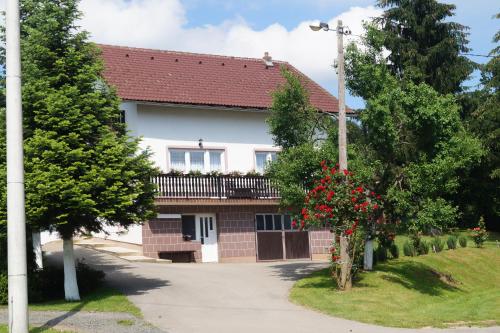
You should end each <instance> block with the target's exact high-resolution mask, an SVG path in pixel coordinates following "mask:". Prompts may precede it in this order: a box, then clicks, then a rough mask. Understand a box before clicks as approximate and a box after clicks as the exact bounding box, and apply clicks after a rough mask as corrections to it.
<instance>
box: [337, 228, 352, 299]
mask: <svg viewBox="0 0 500 333" xmlns="http://www.w3.org/2000/svg"><path fill="white" fill-rule="evenodd" d="M340 261H341V264H340V286H339V287H340V289H342V290H351V288H352V279H351V258H350V256H349V241H348V239H347V237H345V236H340Z"/></svg>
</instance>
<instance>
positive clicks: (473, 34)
mask: <svg viewBox="0 0 500 333" xmlns="http://www.w3.org/2000/svg"><path fill="white" fill-rule="evenodd" d="M182 3H183V4H184V6H185V8H186V17H187V24H186V25H187V26H188V27H197V26H203V25H206V24H210V25H217V24H220V23H221V22H223V21H227V20H234V19H242V20H244V21H245V22H246V23H247V24H249V25H250V26H251V27H252V28H254V29H256V30H260V29H265V28H266V27H267V26H269V25H271V24H273V23H276V22H278V23H280V24H281V25H283V26H284V27H286V28H287V29H293V28H294V27H295V26H297V24H299V23H300V22H302V21H305V20H321V19H329V18H331V17H335V16H337V15H339V14H340V13H343V12H345V11H347V10H349V8H351V7H353V6H360V7H367V6H370V5H374V3H375V2H374V1H373V0H350V1H340V0H330V1H326V0H318V1H314V0H267V1H262V0H254V1H245V0H235V1H226V0H182ZM447 3H453V4H455V5H456V7H457V8H456V16H455V17H454V18H453V19H452V20H454V21H456V22H459V23H461V24H463V25H466V26H469V27H470V31H469V32H470V37H469V40H470V47H471V48H472V51H471V53H477V54H488V53H489V52H490V50H491V49H492V48H493V47H494V44H493V43H492V37H493V35H494V33H495V32H496V31H498V30H499V29H500V20H494V19H492V16H493V15H494V13H496V12H500V2H497V1H495V0H474V1H471V0H454V1H451V0H448V1H447ZM325 42H326V40H325ZM471 58H472V59H473V60H474V61H477V62H485V61H487V58H482V57H471ZM325 70H328V69H325ZM477 79H478V75H477V73H476V74H475V75H474V77H473V79H472V80H471V81H470V82H469V83H468V85H471V86H473V85H475V84H476V83H477ZM326 88H327V89H328V90H329V91H331V92H332V93H333V94H335V95H336V88H335V87H326ZM348 103H350V104H351V105H353V106H354V107H360V106H362V105H363V104H362V102H361V101H360V100H358V99H354V98H352V97H350V96H348Z"/></svg>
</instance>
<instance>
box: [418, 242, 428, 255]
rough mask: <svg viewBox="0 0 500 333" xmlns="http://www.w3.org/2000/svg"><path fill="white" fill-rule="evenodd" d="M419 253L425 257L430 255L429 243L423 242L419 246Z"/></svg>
mask: <svg viewBox="0 0 500 333" xmlns="http://www.w3.org/2000/svg"><path fill="white" fill-rule="evenodd" d="M417 252H418V254H419V255H424V254H428V253H429V243H428V242H426V241H425V240H421V241H420V243H419V244H418V249H417Z"/></svg>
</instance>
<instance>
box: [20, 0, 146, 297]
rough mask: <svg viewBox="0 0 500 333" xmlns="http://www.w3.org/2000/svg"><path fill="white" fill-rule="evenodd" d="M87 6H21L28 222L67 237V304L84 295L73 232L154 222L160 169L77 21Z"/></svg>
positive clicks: (44, 0) (64, 0) (74, 0)
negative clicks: (123, 113) (130, 125)
mask: <svg viewBox="0 0 500 333" xmlns="http://www.w3.org/2000/svg"><path fill="white" fill-rule="evenodd" d="M78 2H79V1H78V0H58V1H54V0H41V1H40V0H36V1H35V0H23V1H22V2H21V23H22V24H21V26H22V31H21V40H22V46H21V47H22V66H23V109H24V115H25V122H24V123H25V133H26V139H25V152H26V160H25V168H26V204H27V218H28V221H29V223H30V224H31V225H32V226H35V227H38V228H40V229H42V230H50V231H57V232H58V233H59V234H60V235H61V237H62V239H63V252H64V275H65V281H64V288H65V297H66V299H67V300H78V299H79V298H80V296H79V292H78V285H77V281H76V273H75V259H74V254H73V237H74V236H75V235H78V234H80V233H82V232H85V233H88V232H99V231H102V230H103V227H104V226H105V225H122V226H125V227H127V226H129V225H132V224H135V223H140V222H142V221H144V220H146V219H147V218H149V217H150V216H151V215H152V212H153V209H154V193H155V188H154V185H152V184H151V183H150V177H151V176H153V175H154V174H155V173H156V170H155V169H154V168H153V167H152V164H151V162H150V161H149V158H148V157H149V153H148V152H147V151H143V152H139V147H138V140H136V139H132V138H131V137H129V136H128V135H127V134H126V128H125V126H124V124H120V123H119V121H118V119H119V114H120V110H119V103H120V102H119V99H118V98H117V96H116V94H115V93H114V91H113V90H112V89H110V88H109V87H108V86H107V85H106V83H105V82H104V81H103V79H102V71H103V64H102V61H101V60H100V56H99V51H98V49H97V47H96V46H94V45H93V44H91V43H89V42H88V34H87V33H86V32H83V31H80V30H79V29H78V27H77V26H76V24H75V22H76V21H77V20H78V19H79V18H80V12H79V11H78Z"/></svg>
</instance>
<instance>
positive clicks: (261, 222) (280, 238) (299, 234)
mask: <svg viewBox="0 0 500 333" xmlns="http://www.w3.org/2000/svg"><path fill="white" fill-rule="evenodd" d="M256 230H257V259H258V260H286V259H307V258H310V252H309V233H308V232H307V231H298V230H293V229H292V226H291V221H290V217H289V216H287V215H279V214H257V215H256Z"/></svg>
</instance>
